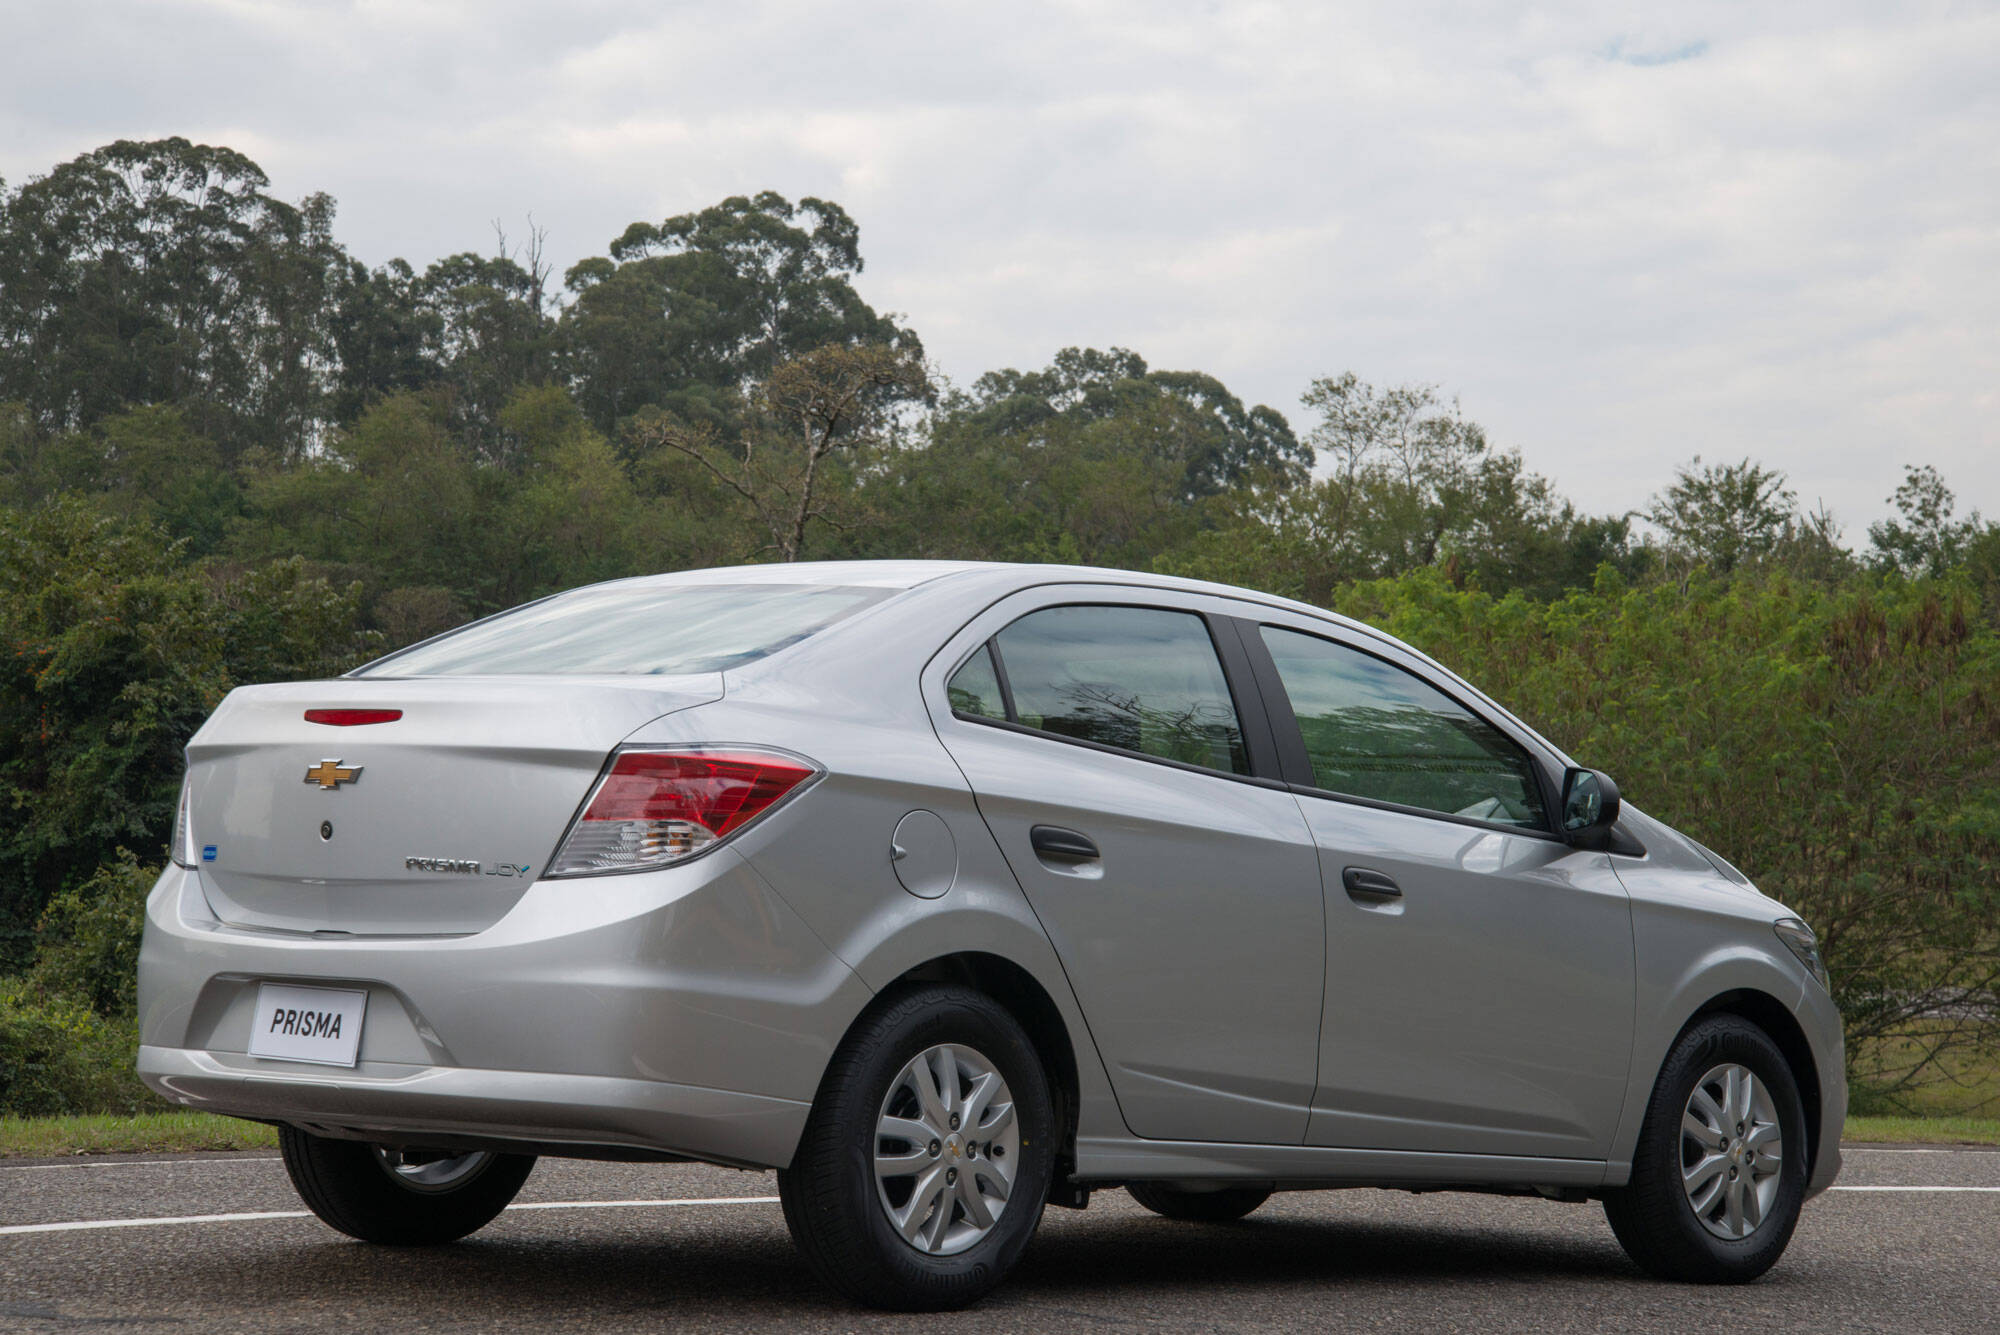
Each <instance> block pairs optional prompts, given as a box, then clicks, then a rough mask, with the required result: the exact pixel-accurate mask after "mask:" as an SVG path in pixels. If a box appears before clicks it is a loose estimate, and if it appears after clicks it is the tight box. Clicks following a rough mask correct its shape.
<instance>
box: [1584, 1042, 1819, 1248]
mask: <svg viewBox="0 0 2000 1335" xmlns="http://www.w3.org/2000/svg"><path fill="white" fill-rule="evenodd" d="M1805 1194H1806V1125H1805V1115H1804V1112H1803V1110H1802V1108H1801V1105H1800V1102H1799V1091H1798V1085H1797V1083H1796V1082H1795V1081H1794V1080H1793V1079H1792V1072H1791V1068H1790V1067H1789V1066H1788V1065H1787V1064H1786V1062H1785V1058H1784V1054H1783V1053H1781V1052H1779V1051H1778V1047H1777V1045H1776V1044H1775V1043H1773V1042H1772V1041H1771V1039H1770V1037H1769V1036H1768V1035H1767V1034H1765V1032H1764V1031H1763V1030H1762V1029H1759V1028H1758V1027H1757V1026H1756V1025H1754V1024H1752V1023H1750V1022H1749V1021H1748V1020H1745V1019H1742V1018H1740V1017H1738V1016H1734V1015H1715V1016H1710V1017H1708V1018H1707V1019H1703V1020H1700V1021H1698V1022H1697V1023H1695V1024H1694V1025H1692V1026H1690V1027H1689V1028H1688V1030H1687V1032H1686V1033H1684V1034H1682V1035H1681V1037H1680V1040H1679V1041H1678V1042H1676V1043H1675V1044H1674V1047H1673V1050H1672V1051H1671V1052H1670V1053H1668V1054H1667V1060H1666V1064H1665V1065H1664V1066H1663V1067H1662V1068H1661V1069H1660V1078H1659V1081H1658V1083H1656V1084H1655V1085H1654V1087H1653V1097H1652V1100H1651V1102H1650V1103H1648V1104H1647V1107H1646V1116H1645V1120H1644V1122H1643V1123H1641V1125H1640V1128H1639V1144H1638V1146H1637V1148H1636V1149H1635V1150H1634V1152H1633V1156H1632V1178H1631V1181H1630V1182H1628V1183H1627V1184H1626V1185H1625V1186H1623V1187H1621V1188H1619V1189H1617V1190H1615V1191H1613V1192H1611V1193H1609V1194H1607V1195H1606V1196H1605V1198H1604V1213H1605V1215H1606V1217H1607V1218H1609V1219H1610V1221H1611V1231H1612V1232H1614V1233H1616V1234H1617V1235H1618V1241H1619V1243H1620V1244H1621V1245H1622V1246H1623V1247H1624V1248H1625V1251H1626V1254H1627V1255H1629V1256H1630V1257H1631V1258H1632V1259H1633V1260H1634V1261H1636V1262H1637V1263H1638V1264H1639V1266H1640V1267H1641V1268H1642V1269H1644V1270H1646V1271H1648V1272H1650V1273H1651V1274H1653V1275H1656V1276H1658V1277H1659V1278H1661V1279H1673V1280H1681V1281H1684V1282H1688V1283H1695V1284H1741V1283H1744V1282H1746V1281H1748V1280H1753V1279H1755V1278H1757V1277H1758V1276H1759V1275H1761V1274H1763V1273H1764V1272H1765V1271H1766V1270H1769V1269H1770V1268H1771V1267H1772V1266H1773V1265H1775V1264H1776V1263H1777V1260H1778V1257H1779V1256H1781V1255H1783V1254H1784V1250H1785V1245H1786V1244H1787V1243H1788V1242H1790V1241H1791V1237H1792V1229H1793V1228H1794V1227H1795V1226H1796V1225H1797V1224H1798V1221H1799V1207H1800V1206H1801V1205H1802V1204H1803V1203H1804V1201H1805Z"/></svg>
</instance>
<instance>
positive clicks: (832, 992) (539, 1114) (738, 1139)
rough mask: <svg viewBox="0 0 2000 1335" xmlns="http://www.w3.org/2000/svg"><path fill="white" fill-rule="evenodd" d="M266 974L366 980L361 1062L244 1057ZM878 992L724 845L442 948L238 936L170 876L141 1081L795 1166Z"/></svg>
mask: <svg viewBox="0 0 2000 1335" xmlns="http://www.w3.org/2000/svg"><path fill="white" fill-rule="evenodd" d="M265 982H282V983H290V984H297V985H306V986H313V985H326V986H336V987H343V988H353V989H362V990H365V991H366V992H367V994H368V1003H367V1011H366V1019H365V1023H364V1025H363V1028H362V1034H361V1042H360V1052H359V1056H358V1060H357V1063H356V1065H354V1066H353V1067H351V1068H349V1067H334V1066H324V1065H312V1064H308V1063H302V1062H294V1061H283V1060H272V1059H267V1058H260V1057H252V1056H250V1055H249V1053H248V1048H249V1040H250V1015H251V1011H252V1009H253V1007H254V1005H255V1000H256V995H257V991H258V988H259V986H260V985H261V984H262V983H265ZM870 995H871V993H870V992H869V989H868V988H867V987H866V985H865V984H863V983H862V982H861V981H860V979H858V978H857V977H856V976H855V975H854V974H853V973H852V972H851V971H850V970H849V969H848V968H847V967H846V966H845V965H844V964H842V963H841V962H840V961H839V960H837V959H836V958H834V957H833V955H832V954H831V953H830V952H828V951H827V950H826V948H825V947H824V946H823V945H822V944H821V943H820V941H819V939H818V938H817V937H816V936H814V935H813V934H812V932H811V931H810V930H809V929H807V928H806V927H805V925H804V924H803V923H801V922H800V921H799V920H798V919H797V918H796V917H795V916H794V915H793V914H792V912H791V910H790V908H789V907H787V906H786V905H785V903H784V902H783V901H782V900H781V899H780V898H779V897H778V896H777V895H776V894H775V893H774V892H773V891H772V890H771V889H770V887H769V886H768V885H766V884H765V883H764V881H763V880H762V878H760V877H759V876H758V875H757V874H756V873H755V872H754V871H753V870H752V869H751V868H750V867H749V866H748V864H746V863H745V862H744V861H743V860H742V859H741V858H740V857H739V856H738V855H737V854H736V853H735V852H734V851H733V850H729V849H718V850H717V851H716V852H715V853H713V854H711V855H709V856H707V857H703V858H700V859H698V860H696V861H694V862H691V863H688V864H686V865H684V866H682V867H677V868H671V869H668V870H666V871H661V872H654V873H648V874H644V875H631V876H610V877H602V878H593V879H590V880H569V881H543V882H537V883H535V884H534V885H531V886H530V887H529V888H528V890H527V892H526V893H525V894H523V895H522V896H521V898H520V900H519V901H518V902H517V903H516V904H514V906H513V907H512V909H511V910H510V911H509V912H508V913H507V914H506V915H505V916H504V917H502V918H501V919H500V921H498V922H497V923H495V924H494V925H493V926H492V927H490V928H488V929H487V930H485V931H483V932H479V933H477V934H475V935H470V936H462V937H445V938H435V937H434V938H408V937H406V938H384V937H376V938H359V937H348V938H342V937H330V938H317V937H312V936H304V935H298V934H290V933H272V932H257V931H245V930H241V929H238V928H233V927H230V926H228V925H227V924H224V923H222V922H219V921H218V920H217V919H216V917H215V915H214V913H213V912H212V911H211V910H210V908H209V905H208V902H207V899H206V897H205V895H204V893H203V890H202V885H201V877H200V874H199V872H197V871H195V870H192V869H184V868H179V867H174V866H171V865H170V866H169V867H168V868H167V870H166V872H165V873H164V874H163V875H162V876H161V878H160V881H159V884H158V885H157V886H156V887H155V888H154V891H153V894H152V897H151V898H150V900H149V901H148V903H147V915H146V934H145V940H144V944H143V946H142V947H141V951H140V958H139V1017H140V1042H141V1044H142V1046H141V1048H140V1056H139V1074H140V1075H141V1076H142V1077H143V1078H144V1079H145V1081H146V1083H147V1084H148V1085H149V1086H150V1087H151V1088H153V1089H154V1090H155V1091H156V1092H158V1093H160V1094H162V1095H164V1096H165V1097H167V1098H168V1099H171V1100H173V1101H174V1102H176V1103H180V1104H182V1105H184V1106H188V1107H196V1108H203V1109H207V1110H210V1111H214V1112H219V1113H226V1114H230V1115H234V1116H241V1117H252V1118H257V1119H260V1120H266V1121H275V1122H288V1123H293V1124H296V1125H301V1126H307V1127H312V1128H318V1129H324V1130H330V1131H334V1132H337V1133H345V1134H358V1133H361V1132H369V1131H372V1132H375V1133H378V1135H377V1136H376V1137H366V1136H364V1137H363V1138H380V1139H382V1140H385V1141H390V1140H394V1139H398V1138H405V1137H412V1136H415V1137H434V1138H435V1142H434V1143H437V1144H439V1145H447V1144H449V1143H451V1141H452V1140H453V1139H454V1138H457V1139H465V1140H473V1139H492V1140H510V1141H532V1142H537V1143H541V1144H545V1145H552V1146H554V1145H564V1144H569V1145H576V1146H578V1147H610V1146H616V1147H624V1148H630V1149H642V1150H651V1151H656V1152H664V1153H670V1154H679V1155H686V1156H688V1157H692V1158H699V1159H710V1160H716V1161H720V1162H726V1163H735V1164H753V1165H758V1166H768V1167H782V1166H784V1165H785V1164H787V1163H789V1162H790V1160H791V1155H792V1150H793V1148H794V1146H795V1145H796V1144H797V1140H798V1136H799V1134H800V1132H801V1131H802V1130H803V1128H804V1124H805V1118H806V1113H807V1110H808V1108H809V1105H810V1104H811V1101H812V1098H813V1095H814V1093H815V1091H816V1090H817V1088H818V1085H819V1079H820V1076H821V1074H822V1072H823V1071H824V1070H825V1067H826V1063H827V1061H828V1059H829V1058H830V1057H831V1055H832V1052H833V1049H834V1047H835V1045H836V1044H837V1043H838V1042H839V1041H840V1038H841V1036H842V1035H843V1034H844V1033H845V1032H846V1029H847V1026H848V1025H849V1023H850V1022H851V1021H852V1020H853V1018H854V1017H855V1016H856V1015H858V1014H859V1013H860V1012H861V1010H862V1009H863V1008H864V1007H865V1006H866V1005H867V1002H868V999H869V997H870ZM404 1143H421V1142H420V1141H417V1142H413V1141H409V1140H405V1141H404Z"/></svg>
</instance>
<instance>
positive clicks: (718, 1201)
mask: <svg viewBox="0 0 2000 1335" xmlns="http://www.w3.org/2000/svg"><path fill="white" fill-rule="evenodd" d="M1994 1190H1995V1191H2000V1187H1995V1188H1994ZM777 1203H778V1198H777V1197H776V1196H709V1197H705V1198H703V1199H699V1200H691V1199H686V1198H683V1199H680V1200H664V1201H526V1202H520V1203H516V1204H514V1205H510V1206H508V1207H507V1208H508V1209H510V1210H615V1209H621V1208H623V1207H625V1206H629V1205H776V1204H777Z"/></svg>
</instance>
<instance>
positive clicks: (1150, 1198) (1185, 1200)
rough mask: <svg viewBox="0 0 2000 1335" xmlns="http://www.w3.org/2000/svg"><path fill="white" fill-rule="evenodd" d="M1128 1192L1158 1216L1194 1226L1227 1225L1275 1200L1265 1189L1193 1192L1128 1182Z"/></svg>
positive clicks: (1168, 1186) (1167, 1186)
mask: <svg viewBox="0 0 2000 1335" xmlns="http://www.w3.org/2000/svg"><path fill="white" fill-rule="evenodd" d="M1125 1190H1126V1191H1128V1192H1130V1193H1131V1195H1132V1199H1133V1200H1135V1201H1137V1202H1139V1204H1141V1205H1143V1206H1145V1207H1146V1208H1147V1209H1148V1210H1151V1211H1152V1212H1153V1213H1154V1214H1156V1215H1161V1216H1163V1217H1165V1218H1168V1219H1181V1220H1186V1221H1187V1222H1189V1223H1193V1224H1226V1223H1229V1222H1230V1221H1231V1220H1235V1219H1241V1218H1242V1217H1243V1216H1244V1215H1246V1214H1249V1213H1250V1212H1251V1211H1252V1210H1254V1209H1256V1208H1257V1207H1258V1206H1260V1205H1262V1204H1263V1203H1264V1202H1265V1201H1268V1200H1270V1199H1271V1193H1270V1192H1268V1191H1266V1190H1264V1188H1262V1187H1225V1188H1223V1189H1222V1190H1221V1191H1189V1190H1187V1189H1185V1188H1182V1187H1176V1186H1174V1185H1173V1184H1172V1183H1170V1182H1127V1183H1126V1184H1125Z"/></svg>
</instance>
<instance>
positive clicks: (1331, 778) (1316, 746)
mask: <svg viewBox="0 0 2000 1335" xmlns="http://www.w3.org/2000/svg"><path fill="white" fill-rule="evenodd" d="M1263 635H1264V644H1265V646H1266V647H1267V648H1269V649H1270V651H1271V657H1272V658H1273V659H1275V660H1276V661H1277V665H1278V677H1279V679H1280V680H1282V681H1283V682H1284V684H1285V694H1286V695H1288V696H1289V697H1290V698H1291V702H1292V712H1293V713H1294V714H1296V715H1297V716H1298V720H1299V731H1300V732H1302V733H1303V734H1304V735H1305V742H1306V754H1307V755H1309V756H1310V757H1311V758H1312V767H1313V783H1314V785H1315V786H1316V787H1320V788H1324V789H1326V790H1328V791H1329V792H1335V793H1344V794H1346V795H1348V796H1350V797H1366V798H1372V799H1374V800H1375V801H1378V802H1394V803H1397V804H1398V805H1400V806H1406V807H1420V808H1422V809H1423V810H1425V811H1438V812H1444V813H1446V814H1448V815H1454V816H1469V817H1472V818H1474V819H1477V820H1485V821H1493V822H1495V823H1497V824H1501V825H1524V826H1533V827H1536V828H1539V829H1546V828H1548V822H1547V820H1546V818H1545V816H1544V813H1543V810H1542V794H1541V788H1540V787H1539V786H1538V785H1537V784H1536V782H1535V767H1534V762H1533V761H1532V760H1531V759H1529V757H1528V753H1527V752H1526V751H1524V750H1522V749H1521V747H1520V746H1519V744H1517V743H1516V742H1515V741H1514V740H1513V739H1512V738H1510V737H1508V736H1507V735H1506V734H1505V733H1503V732H1501V731H1500V730H1499V729H1498V728H1495V727H1494V726H1493V725H1492V724H1490V723H1488V722H1487V721H1486V720H1485V719H1482V718H1480V717H1479V716H1478V715H1477V714H1474V713H1473V712H1472V711H1471V710H1469V709H1466V708H1465V707H1464V706H1462V705H1460V704H1459V703H1458V702H1457V701H1456V700H1453V699H1452V698H1451V697H1450V696H1448V695H1446V694H1444V693H1443V692H1442V691H1439V690H1437V689H1436V688H1435V687H1433V686H1431V685H1430V684H1429V683H1427V682H1425V681H1424V680H1423V679H1421V678H1419V677H1416V676H1413V675H1412V674H1410V673H1408V672H1405V671H1404V670H1403V669H1401V668H1399V667H1396V666H1395V665H1393V664H1390V663H1385V662H1383V661H1382V660H1381V659H1379V658H1375V657H1373V656H1372V655H1369V654H1364V653H1362V652H1361V651H1360V650H1358V649H1350V648H1348V647H1347V646H1345V645H1341V644H1336V643H1334V642H1333V641H1331V640H1323V639H1321V638H1319V637H1318V636H1317V635H1305V634H1301V633H1300V632H1298V631H1292V630H1284V629H1281V628H1279V627H1277V626H1265V627H1263Z"/></svg>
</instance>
